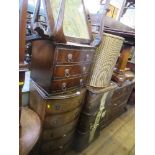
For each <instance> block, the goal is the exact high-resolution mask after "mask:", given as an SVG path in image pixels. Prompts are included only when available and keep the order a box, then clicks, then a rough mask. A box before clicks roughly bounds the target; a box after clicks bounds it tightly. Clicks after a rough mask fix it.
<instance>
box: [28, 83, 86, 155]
mask: <svg viewBox="0 0 155 155" xmlns="http://www.w3.org/2000/svg"><path fill="white" fill-rule="evenodd" d="M85 92H86V89H85V88H82V89H80V90H79V91H74V92H69V93H66V94H65V95H56V96H47V95H46V94H45V93H44V91H43V90H42V89H41V87H39V85H37V84H36V83H35V82H34V81H31V83H30V108H31V109H32V110H34V111H35V112H36V113H37V114H38V115H39V116H40V118H41V120H42V133H41V137H40V143H39V144H38V145H39V146H38V147H39V148H40V149H41V150H40V152H41V155H46V154H56V155H57V154H59V153H58V152H60V154H63V152H64V151H66V150H67V148H69V147H70V146H71V143H72V140H73V137H74V133H75V129H76V125H77V122H78V119H79V115H80V112H81V109H82V105H83V102H84V97H85ZM53 152H55V153H53Z"/></svg>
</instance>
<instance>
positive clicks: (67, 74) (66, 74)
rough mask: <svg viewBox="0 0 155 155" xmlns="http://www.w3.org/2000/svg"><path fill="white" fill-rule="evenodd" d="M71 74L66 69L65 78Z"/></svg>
mask: <svg viewBox="0 0 155 155" xmlns="http://www.w3.org/2000/svg"><path fill="white" fill-rule="evenodd" d="M69 76H70V74H69V69H65V77H69Z"/></svg>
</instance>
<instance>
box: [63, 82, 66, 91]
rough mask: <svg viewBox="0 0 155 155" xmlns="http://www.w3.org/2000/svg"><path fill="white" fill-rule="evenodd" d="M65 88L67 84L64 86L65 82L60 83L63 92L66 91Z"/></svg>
mask: <svg viewBox="0 0 155 155" xmlns="http://www.w3.org/2000/svg"><path fill="white" fill-rule="evenodd" d="M66 86H67V84H66V83H65V82H64V83H62V90H63V91H66V89H67V87H66Z"/></svg>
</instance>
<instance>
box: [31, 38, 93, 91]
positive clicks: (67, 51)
mask: <svg viewBox="0 0 155 155" xmlns="http://www.w3.org/2000/svg"><path fill="white" fill-rule="evenodd" d="M94 52H95V48H94V47H92V46H89V45H82V44H74V43H67V44H58V43H52V42H51V41H49V40H36V41H33V43H32V65H31V70H32V71H31V78H32V79H33V80H34V81H35V82H36V83H37V84H38V85H39V86H41V87H42V88H43V89H44V91H45V93H46V94H51V93H52V94H53V93H54V94H59V93H61V92H67V91H70V90H74V89H76V88H79V87H83V86H84V85H85V84H86V80H87V76H88V73H89V69H90V65H91V63H92V58H93V55H94Z"/></svg>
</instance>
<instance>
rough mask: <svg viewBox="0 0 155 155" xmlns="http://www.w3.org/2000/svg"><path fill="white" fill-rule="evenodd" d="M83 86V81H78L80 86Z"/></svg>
mask: <svg viewBox="0 0 155 155" xmlns="http://www.w3.org/2000/svg"><path fill="white" fill-rule="evenodd" d="M83 85H84V84H83V79H80V86H81V87H82V86H83Z"/></svg>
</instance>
